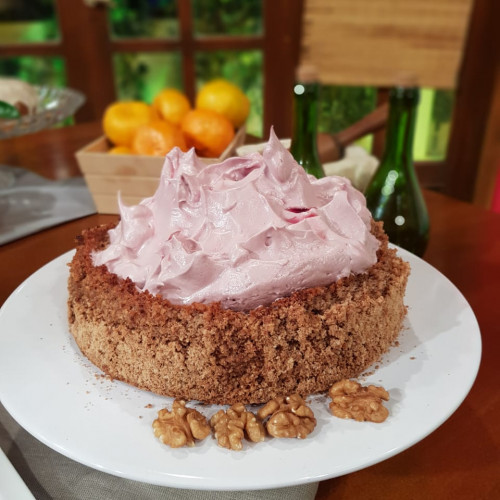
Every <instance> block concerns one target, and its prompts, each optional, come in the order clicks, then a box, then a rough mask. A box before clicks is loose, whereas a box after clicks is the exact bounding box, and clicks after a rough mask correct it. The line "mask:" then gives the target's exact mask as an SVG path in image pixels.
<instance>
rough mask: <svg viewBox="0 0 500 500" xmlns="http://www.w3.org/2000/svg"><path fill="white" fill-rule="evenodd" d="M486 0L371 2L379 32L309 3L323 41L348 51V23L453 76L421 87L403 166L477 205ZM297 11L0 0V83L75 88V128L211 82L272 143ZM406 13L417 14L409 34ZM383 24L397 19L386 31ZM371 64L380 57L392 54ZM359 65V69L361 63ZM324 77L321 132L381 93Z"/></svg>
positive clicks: (254, 2) (347, 121) (355, 7)
mask: <svg viewBox="0 0 500 500" xmlns="http://www.w3.org/2000/svg"><path fill="white" fill-rule="evenodd" d="M311 3H312V4H314V3H315V2H311ZM495 3H496V4H497V6H498V2H496V0H475V1H474V0H433V1H429V0H414V1H410V0H400V1H398V0H373V1H372V2H371V4H372V6H373V5H375V6H376V5H377V4H378V7H377V8H378V11H377V15H379V17H380V19H381V20H382V21H381V23H379V25H378V26H376V25H373V22H372V24H371V25H370V24H369V23H370V22H371V21H369V19H370V16H371V19H373V15H372V14H373V13H369V12H366V11H364V10H363V9H365V8H366V5H368V4H370V2H368V4H367V2H366V1H363V0H354V1H351V2H349V1H347V0H331V1H330V2H321V1H319V2H316V6H315V8H316V9H317V11H318V12H319V13H320V14H322V11H321V9H323V10H324V9H325V5H326V4H327V5H328V6H329V10H328V15H332V16H335V15H336V13H337V16H338V21H337V26H338V29H337V30H336V32H335V33H332V40H328V38H327V37H325V38H324V44H325V45H326V44H329V43H330V44H334V49H335V48H337V50H338V51H340V52H342V51H343V52H344V53H345V52H349V49H352V48H353V47H354V48H355V40H354V42H353V41H352V40H349V39H348V38H347V37H346V38H345V39H340V40H339V36H338V35H339V33H341V30H342V28H343V26H345V25H346V23H350V25H351V27H352V26H354V30H352V29H351V34H352V33H354V37H355V36H356V30H358V33H359V34H360V35H363V36H364V37H366V35H367V34H369V35H370V36H372V37H373V39H374V40H375V42H376V41H377V40H378V39H379V38H380V37H382V36H387V35H388V34H389V35H390V36H391V37H392V39H393V40H400V42H401V43H402V44H405V43H406V44H407V45H408V46H409V45H410V44H411V43H413V44H420V46H419V47H417V49H419V50H420V54H422V53H423V54H424V56H422V57H427V58H428V60H429V61H431V62H432V63H433V64H434V66H435V67H434V68H433V71H434V73H435V74H436V75H439V74H440V73H443V74H446V75H447V74H448V73H450V74H451V75H452V76H451V77H450V78H443V79H439V78H435V79H434V80H433V79H432V78H430V79H429V83H427V84H426V83H425V82H423V84H422V97H421V102H420V106H419V111H418V119H417V130H416V134H415V136H416V140H415V144H414V158H415V161H416V162H417V168H418V169H419V176H420V178H421V180H422V183H423V184H424V185H425V186H426V187H431V188H435V189H439V190H442V191H445V192H448V194H452V195H454V196H456V197H458V198H461V199H464V200H468V201H471V200H472V201H475V202H477V203H479V204H484V205H485V206H488V205H489V203H490V199H491V195H492V186H491V177H492V175H493V174H494V171H495V169H496V168H497V167H496V166H494V164H495V159H497V157H496V155H497V154H498V130H499V120H500V119H499V117H498V116H497V115H496V114H495V115H494V112H495V113H496V111H495V110H498V108H499V104H498V101H499V100H500V90H499V89H500V85H499V80H500V78H499V56H498V50H499V45H498V43H497V42H498V35H497V34H496V33H495V30H494V23H495V20H494V19H492V17H494V16H493V15H492V14H494V11H495V9H497V11H498V8H497V7H496V6H495V5H494V4H495ZM305 4H307V2H304V1H302V0H288V1H286V0H274V1H273V0H246V1H244V2H242V1H238V0H177V1H176V0H112V1H95V0H0V75H2V76H9V75H10V76H15V77H18V78H21V79H23V80H25V81H28V82H30V83H36V84H39V83H41V82H43V83H44V84H47V85H53V86H56V87H64V86H68V87H72V88H75V89H78V90H80V91H82V92H83V93H84V94H85V95H86V97H87V101H86V103H85V105H84V106H83V107H82V108H81V110H80V111H79V112H78V113H77V115H76V117H75V118H74V120H76V122H84V121H96V120H100V119H101V116H102V113H103V110H104V109H105V107H106V106H107V105H108V104H109V103H110V102H113V101H115V100H122V99H140V100H144V101H146V102H151V101H152V99H153V97H154V95H156V94H157V93H158V92H159V91H160V90H161V89H162V88H164V87H167V86H169V87H176V88H179V89H181V90H183V91H185V92H186V94H187V95H188V96H189V97H191V99H192V98H193V97H194V95H195V94H196V91H197V89H199V88H200V86H201V85H202V84H203V83H204V82H206V81H208V80H210V79H211V78H214V77H219V76H222V77H223V78H226V79H228V80H230V81H233V82H234V83H236V84H237V85H239V86H240V87H241V88H242V89H243V91H244V92H245V93H246V95H247V96H248V97H249V98H250V101H251V113H250V116H249V119H248V121H247V132H248V133H249V134H252V135H254V136H257V137H262V138H264V139H266V138H267V136H268V133H269V128H270V126H271V125H273V126H274V127H275V129H276V130H277V132H278V135H279V136H280V137H290V134H291V113H292V111H291V102H292V101H291V100H292V93H291V88H292V85H293V78H294V70H295V67H296V66H297V63H298V61H299V58H300V54H301V47H300V45H301V41H302V40H303V38H304V32H307V26H308V25H307V24H304V19H306V21H307V20H309V21H311V20H312V19H313V18H312V17H311V16H312V15H313V14H314V9H313V11H312V14H311V12H309V17H308V18H307V17H305V16H306V14H305V12H306V10H305V9H307V6H306V5H305ZM405 4H406V6H405V7H404V8H403V9H401V6H404V5H405ZM313 7H314V6H313ZM318 9H319V10H318ZM430 9H434V11H432V12H431V10H430ZM436 9H437V13H438V15H435V14H434V13H435V12H436ZM415 13H422V18H421V22H422V23H423V24H422V25H421V26H420V29H418V28H419V26H418V22H419V21H418V19H415V18H413V16H412V14H415ZM429 14H432V15H429ZM403 15H406V16H408V19H403V18H402V17H401V16H403ZM391 16H393V17H394V19H396V21H394V22H395V23H396V24H392V25H391V22H392V21H391V20H390V19H391ZM409 17H412V18H411V19H410V18H409ZM364 19H366V20H367V23H368V24H366V25H365V24H364ZM429 19H431V20H434V24H435V26H432V25H431V24H432V23H431V24H429ZM496 21H498V17H497V19H496ZM384 23H385V24H384ZM440 23H441V24H440ZM416 26H417V28H416ZM391 28H392V29H391ZM377 29H378V30H379V31H378V32H377ZM496 31H498V30H496ZM346 33H347V32H346V31H343V32H342V35H344V34H346ZM334 35H337V36H336V37H335V36H334ZM365 43H366V38H365ZM344 44H345V45H344ZM437 51H439V52H440V57H442V58H447V57H448V56H449V60H450V61H451V62H452V63H453V64H454V65H453V67H452V68H451V69H450V68H446V67H444V66H443V67H442V66H440V64H439V61H440V59H439V57H434V56H435V53H437ZM351 52H352V54H350V55H349V57H351V58H353V59H356V57H357V56H356V54H357V53H356V52H355V51H354V50H351ZM410 54H411V52H410ZM433 54H434V55H433ZM326 57H331V58H332V67H333V69H332V72H335V64H333V62H335V61H337V60H336V59H335V57H336V55H335V54H333V55H330V54H327V55H326ZM382 57H386V58H387V59H388V60H389V63H390V58H391V57H392V55H391V54H390V53H387V54H385V55H384V54H382ZM410 57H412V56H410ZM353 63H354V64H356V61H355V60H354V61H353ZM337 64H339V63H338V61H337ZM362 64H365V66H366V62H365V63H363V58H362V57H360V61H359V65H362ZM337 67H338V66H337ZM327 80H330V81H328V82H327V83H326V84H324V85H323V86H322V91H321V101H320V117H319V131H321V132H328V133H335V132H338V131H340V130H343V129H345V128H346V127H348V126H349V125H351V124H353V123H355V122H356V121H357V120H359V119H360V118H361V117H363V116H364V115H366V114H367V113H369V112H370V111H372V110H373V109H375V107H376V106H377V105H379V104H381V103H383V102H384V101H385V100H387V87H388V85H385V84H384V82H383V81H381V84H377V82H375V83H373V82H369V81H368V80H369V79H366V83H365V84H359V83H357V82H356V83H355V84H353V83H350V82H343V81H342V78H341V77H339V81H338V82H337V81H335V78H333V79H332V78H330V79H328V78H327ZM344 80H346V78H344ZM347 80H348V79H347ZM360 81H361V83H363V79H362V78H361V80H360ZM331 82H333V83H331ZM450 82H451V83H450ZM495 103H496V104H495ZM495 106H496V108H495ZM488 134H489V135H488ZM490 136H491V137H490ZM488 141H489V142H488ZM383 143H384V132H383V131H381V132H378V133H376V134H373V135H370V136H367V137H365V138H363V139H362V140H361V144H362V145H363V147H365V148H366V149H367V150H368V151H369V152H371V153H372V154H374V155H375V156H378V157H380V154H381V152H382V150H383ZM451 164H452V165H453V171H452V169H451V167H450V165H451ZM457 172H459V174H457Z"/></svg>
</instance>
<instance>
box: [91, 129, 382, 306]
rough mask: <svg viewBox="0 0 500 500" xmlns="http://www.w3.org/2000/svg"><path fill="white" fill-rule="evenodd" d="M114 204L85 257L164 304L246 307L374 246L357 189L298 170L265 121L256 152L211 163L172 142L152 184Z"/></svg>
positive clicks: (362, 265) (339, 268)
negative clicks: (264, 136) (133, 201)
mask: <svg viewBox="0 0 500 500" xmlns="http://www.w3.org/2000/svg"><path fill="white" fill-rule="evenodd" d="M119 206H120V213H121V220H120V222H119V223H118V225H117V226H116V227H115V228H114V229H112V230H110V232H109V237H110V244H109V246H108V247H107V248H106V249H105V250H103V251H100V252H96V253H94V255H93V260H94V265H97V266H99V265H103V264H104V265H106V266H107V268H108V270H109V271H111V272H112V273H115V274H117V275H118V276H120V277H122V278H127V277H128V278H130V279H131V280H132V281H133V282H134V283H135V284H136V286H137V288H138V289H139V290H148V291H149V292H151V293H152V294H154V295H155V294H160V295H161V296H163V297H164V298H166V299H168V300H169V301H170V302H171V303H173V304H190V303H193V302H201V303H210V302H221V305H222V306H223V307H225V308H230V309H234V310H249V309H253V308H255V307H258V306H260V305H266V304H269V303H270V302H272V301H274V300H275V299H277V298H279V297H283V296H286V295H289V294H290V293H291V292H293V291H295V290H298V289H301V288H307V287H312V286H321V285H327V284H330V283H332V282H334V281H336V280H338V279H339V278H342V277H345V276H348V275H349V274H351V273H361V272H363V271H365V270H366V269H367V268H368V267H370V266H371V265H373V264H374V263H375V262H376V251H377V249H378V246H379V244H378V240H377V239H376V238H375V237H374V236H373V235H372V234H371V232H370V221H371V216H370V213H369V211H368V210H367V208H366V204H365V199H364V197H363V195H362V194H361V193H360V192H359V191H357V190H355V189H354V188H353V187H352V186H351V184H350V182H349V181H348V180H347V179H345V178H342V177H333V176H332V177H325V178H323V179H316V178H314V177H313V176H310V175H308V174H307V173H306V172H305V171H304V170H303V168H302V167H301V166H300V165H298V164H297V163H296V162H295V160H294V159H293V157H292V156H291V155H290V153H289V152H288V151H287V150H286V149H285V148H284V147H283V146H282V145H281V143H280V141H279V140H278V138H277V137H276V136H275V135H274V132H272V131H271V136H270V139H269V142H268V143H267V145H266V147H265V149H264V151H263V152H262V154H260V153H251V154H248V155H247V156H244V157H234V158H229V159H228V160H226V161H224V162H222V163H218V164H212V165H206V164H205V163H203V162H202V161H201V160H200V159H198V158H197V157H196V155H195V153H194V150H191V151H189V152H187V153H183V152H182V151H180V150H179V149H174V150H173V151H171V152H170V153H169V154H168V155H167V156H166V158H165V163H164V166H163V170H162V174H161V178H160V183H159V186H158V189H157V191H156V193H155V194H154V195H153V196H152V197H151V198H146V199H144V200H143V201H141V203H139V205H135V206H125V205H124V204H123V203H122V202H121V200H120V199H119Z"/></svg>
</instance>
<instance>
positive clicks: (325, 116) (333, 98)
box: [318, 85, 377, 134]
mask: <svg viewBox="0 0 500 500" xmlns="http://www.w3.org/2000/svg"><path fill="white" fill-rule="evenodd" d="M376 97H377V91H376V89H375V88H373V87H341V86H334V85H324V86H323V87H322V88H321V95H320V112H319V118H318V130H319V131H320V132H327V133H331V134H334V133H336V132H340V131H341V130H343V129H345V128H347V127H349V126H350V125H352V124H353V123H356V122H357V121H358V120H360V119H361V118H362V117H363V116H365V115H367V114H368V113H370V112H371V111H373V110H374V109H375V103H376Z"/></svg>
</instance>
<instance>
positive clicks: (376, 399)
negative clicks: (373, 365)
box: [328, 380, 389, 423]
mask: <svg viewBox="0 0 500 500" xmlns="http://www.w3.org/2000/svg"><path fill="white" fill-rule="evenodd" d="M328 394H329V396H330V397H331V398H332V402H331V403H330V411H331V412H332V414H333V415H335V416H336V417H339V418H352V419H354V420H357V421H358V422H365V421H370V422H376V423H380V422H383V421H384V420H385V419H386V418H387V417H388V415H389V410H388V409H387V408H386V407H385V406H384V405H383V402H382V401H389V393H388V392H387V391H386V390H385V389H384V388H383V387H377V386H374V385H369V386H368V387H363V386H362V385H360V384H359V383H358V382H355V381H353V380H341V381H340V382H337V383H335V384H333V386H332V387H331V388H330V390H329V392H328Z"/></svg>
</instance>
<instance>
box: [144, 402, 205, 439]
mask: <svg viewBox="0 0 500 500" xmlns="http://www.w3.org/2000/svg"><path fill="white" fill-rule="evenodd" d="M153 429H154V433H155V436H156V437H157V438H158V439H159V440H160V441H161V442H162V443H164V444H166V445H168V446H170V447H171V448H180V447H182V446H194V440H195V439H198V440H202V439H205V438H206V437H207V436H208V435H209V434H210V426H209V425H208V422H207V419H206V418H205V417H204V416H203V415H202V414H201V413H200V412H198V411H196V410H194V409H192V408H186V402H185V401H183V400H182V399H176V400H175V401H174V403H173V405H172V411H171V412H169V411H168V410H166V409H162V410H160V411H159V412H158V418H157V419H156V420H155V421H154V422H153Z"/></svg>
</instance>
